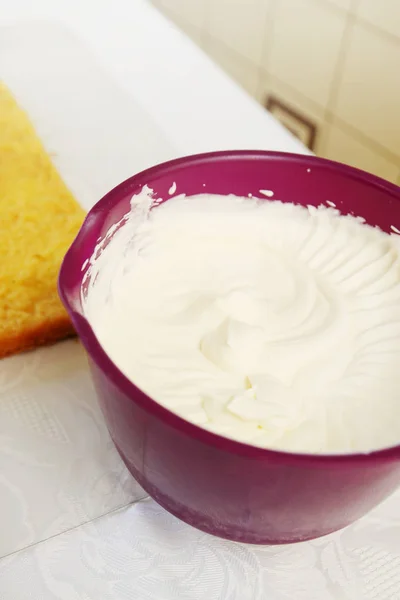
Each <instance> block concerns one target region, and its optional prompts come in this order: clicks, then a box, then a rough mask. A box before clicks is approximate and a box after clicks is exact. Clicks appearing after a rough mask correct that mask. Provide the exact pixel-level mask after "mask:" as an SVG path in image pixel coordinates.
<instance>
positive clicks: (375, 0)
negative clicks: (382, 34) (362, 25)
mask: <svg viewBox="0 0 400 600" xmlns="http://www.w3.org/2000/svg"><path fill="white" fill-rule="evenodd" d="M356 14H357V15H358V16H359V17H361V18H363V19H365V20H366V21H368V22H370V23H372V24H373V25H376V26H378V27H380V28H381V29H383V30H384V31H387V32H388V33H392V34H393V35H397V36H398V37H399V39H400V2H399V0H358V3H357V10H356Z"/></svg>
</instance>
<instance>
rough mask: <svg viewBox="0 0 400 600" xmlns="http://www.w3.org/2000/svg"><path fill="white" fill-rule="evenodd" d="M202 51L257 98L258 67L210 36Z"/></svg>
mask: <svg viewBox="0 0 400 600" xmlns="http://www.w3.org/2000/svg"><path fill="white" fill-rule="evenodd" d="M204 49H205V51H206V52H207V54H209V56H210V57H211V58H212V59H213V60H214V62H216V63H217V64H218V65H219V66H220V67H222V69H224V71H226V73H228V75H230V76H231V77H232V79H234V80H235V81H236V82H237V83H238V84H239V85H240V86H241V87H243V88H244V89H245V90H246V91H247V92H248V93H249V94H250V95H251V96H253V97H254V98H256V97H257V93H258V89H259V82H260V72H259V68H258V67H256V66H255V65H254V64H252V63H251V62H249V61H247V60H246V59H245V58H243V57H242V56H240V55H238V54H237V53H236V52H233V51H232V50H231V49H230V48H228V47H227V46H225V44H223V43H221V42H218V41H217V40H215V39H214V38H212V37H210V36H206V38H205V42H204Z"/></svg>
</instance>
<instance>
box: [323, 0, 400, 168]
mask: <svg viewBox="0 0 400 600" xmlns="http://www.w3.org/2000/svg"><path fill="white" fill-rule="evenodd" d="M379 5H380V6H382V3H380V4H379ZM399 65H400V44H398V43H396V42H395V41H393V40H392V39H389V38H385V37H384V36H382V35H380V34H379V33H376V32H375V31H373V30H370V29H367V28H365V27H364V26H363V25H362V24H358V25H356V26H355V27H354V31H353V36H352V39H351V41H350V45H349V49H348V51H347V53H346V60H345V64H344V68H343V74H342V81H341V84H340V89H339V94H338V99H337V104H336V107H333V111H334V112H335V113H336V114H337V115H338V116H339V117H341V118H342V119H343V120H344V121H346V122H348V123H349V124H350V125H352V126H353V127H356V128H357V129H359V130H360V131H362V132H364V133H366V134H367V135H368V136H369V137H371V138H372V139H373V140H375V141H376V142H378V143H379V144H381V145H382V146H384V147H386V148H387V149H388V150H390V151H391V152H393V154H395V155H397V156H400V119H399V106H400V68H399Z"/></svg>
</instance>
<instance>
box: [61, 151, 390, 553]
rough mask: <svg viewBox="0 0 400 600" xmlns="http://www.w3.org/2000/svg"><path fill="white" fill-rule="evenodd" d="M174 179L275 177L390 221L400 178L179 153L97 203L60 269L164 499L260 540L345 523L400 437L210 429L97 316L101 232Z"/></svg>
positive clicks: (121, 424)
mask: <svg viewBox="0 0 400 600" xmlns="http://www.w3.org/2000/svg"><path fill="white" fill-rule="evenodd" d="M174 181H175V182H176V184H177V191H178V193H185V194H187V195H192V194H198V193H201V192H210V193H215V194H229V193H234V194H237V195H241V196H247V194H249V193H251V194H253V196H256V197H260V193H259V190H260V189H269V190H273V191H274V197H275V198H277V199H280V200H282V201H284V202H296V203H300V204H304V205H306V204H311V205H314V206H318V205H319V204H321V203H326V201H327V200H330V201H333V202H335V204H336V205H337V207H338V208H339V209H340V210H341V211H342V212H343V213H354V214H355V215H360V216H363V217H365V219H366V220H367V222H368V223H370V224H371V225H378V226H379V227H381V228H382V229H383V230H384V231H387V232H389V231H390V226H391V225H396V223H397V224H399V223H400V203H399V200H400V188H398V187H396V186H394V185H391V184H390V183H387V182H386V181H383V180H381V179H378V178H376V177H374V176H372V175H368V174H367V173H364V172H362V171H359V170H356V169H353V168H350V167H347V166H344V165H341V164H338V163H334V162H331V161H327V160H323V159H320V158H316V157H310V156H297V155H293V154H285V153H278V152H259V151H254V152H253V151H237V152H215V153H211V154H203V155H199V156H191V157H187V158H182V159H179V160H174V161H171V162H168V163H165V164H162V165H158V166H156V167H154V168H151V169H148V170H147V171H143V172H142V173H139V174H138V175H135V176H134V177H131V178H130V179H128V180H127V181H125V182H123V183H121V184H120V185H119V186H117V187H116V188H114V189H113V190H112V191H111V192H110V193H108V194H107V195H106V196H105V197H104V198H103V199H102V200H100V202H98V203H97V204H96V206H95V207H94V208H93V209H92V210H91V211H90V212H89V214H88V216H87V217H86V220H85V222H84V224H83V226H82V228H81V230H80V232H79V234H78V236H77V238H76V239H75V241H74V243H73V244H72V246H71V248H70V249H69V251H68V253H67V255H66V256H65V259H64V262H63V265H62V268H61V272H60V278H59V291H60V295H61V298H62V301H63V303H64V305H65V307H66V309H67V311H68V313H69V315H70V317H71V319H72V322H73V324H74V326H75V328H76V331H77V333H78V335H79V336H80V338H81V340H82V343H83V344H84V346H85V348H86V350H87V353H88V356H89V364H90V367H91V372H92V376H93V380H94V384H95V387H96V390H97V394H98V397H99V400H100V404H101V407H102V410H103V412H104V416H105V419H106V422H107V425H108V429H109V431H110V434H111V437H112V439H113V440H114V443H115V445H116V447H117V449H118V451H119V453H120V455H121V457H122V459H123V460H124V462H125V464H126V466H127V467H128V469H129V470H130V472H131V473H132V474H133V476H134V477H135V478H136V479H137V481H138V482H139V483H140V484H141V485H142V486H143V488H144V489H145V490H146V491H147V492H148V493H149V494H150V496H152V497H153V498H154V499H155V500H156V501H157V502H158V503H159V504H161V506H163V507H164V508H166V509H167V510H168V511H170V512H171V513H172V514H174V515H176V516H177V517H179V518H180V519H182V520H183V521H186V523H189V524H190V525H193V526H194V527H197V528H199V529H201V530H203V531H206V532H208V533H211V534H214V535H218V536H220V537H223V538H227V539H230V540H236V541H241V542H249V543H255V544H279V543H286V542H297V541H302V540H306V539H310V538H316V537H319V536H322V535H325V534H328V533H330V532H332V531H335V530H337V529H340V528H342V527H345V526H346V525H348V524H350V523H352V522H353V521H355V520H356V519H358V518H359V517H361V516H362V515H364V514H365V513H366V512H368V511H369V510H370V509H372V508H373V507H374V506H376V505H377V504H378V503H379V502H381V501H382V500H383V499H384V498H386V497H387V496H388V495H389V494H390V493H391V492H393V491H394V490H395V488H396V487H397V486H398V485H399V484H400V445H399V446H396V447H394V448H390V449H385V450H381V451H377V452H371V453H370V454H357V455H354V454H353V455H339V456H324V455H305V454H292V453H288V452H276V451H270V450H265V449H261V448H256V447H253V446H250V445H247V444H243V443H240V442H235V441H233V440H229V439H226V438H224V437H222V436H219V435H216V434H214V433H211V432H208V431H205V430H203V429H201V428H200V427H198V426H196V425H193V424H192V423H189V422H187V421H185V420H184V419H182V418H181V417H179V416H177V415H175V414H173V413H172V412H170V411H169V410H168V409H166V408H164V407H162V406H160V405H159V404H158V403H157V402H155V401H154V400H152V399H151V398H149V397H148V396H146V395H145V394H144V393H143V392H142V391H140V390H139V389H138V388H137V387H136V386H135V385H134V384H133V383H131V382H130V381H129V380H128V379H127V378H126V377H125V376H124V375H123V374H122V373H121V372H120V371H119V369H118V368H117V367H116V366H115V364H114V363H113V362H112V361H111V360H110V358H109V357H108V356H107V354H106V353H105V352H104V350H103V349H102V348H101V346H100V345H99V343H98V341H97V339H96V337H95V335H94V333H93V331H92V329H91V327H90V325H89V323H88V322H87V320H86V319H85V316H84V314H83V310H82V305H81V297H80V294H81V286H82V278H83V275H84V272H85V270H82V267H83V265H84V263H85V261H86V259H88V258H89V257H90V256H91V255H92V253H93V250H94V247H95V245H96V242H97V240H98V238H99V237H100V236H103V235H104V234H105V233H106V231H107V230H108V229H109V227H110V226H111V225H112V224H114V223H115V222H117V221H118V220H119V219H120V218H121V217H122V215H124V214H125V213H126V212H127V211H128V210H129V201H130V198H131V196H132V195H133V194H136V193H138V192H139V191H140V189H141V188H142V186H143V185H144V184H148V185H149V186H150V187H151V188H153V190H154V191H155V192H156V194H157V195H158V196H159V197H162V198H168V197H169V196H168V190H169V188H170V186H171V185H172V183H173V182H174ZM262 199H263V200H266V201H268V200H267V199H266V198H265V196H262ZM382 400H383V401H384V398H383V399H382ZM394 418H395V415H394ZM399 444H400V440H399Z"/></svg>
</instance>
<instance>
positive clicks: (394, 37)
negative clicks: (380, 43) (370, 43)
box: [356, 15, 400, 46]
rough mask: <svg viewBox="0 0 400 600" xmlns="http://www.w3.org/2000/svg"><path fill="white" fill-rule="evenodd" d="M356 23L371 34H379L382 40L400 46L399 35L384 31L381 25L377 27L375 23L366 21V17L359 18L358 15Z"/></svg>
mask: <svg viewBox="0 0 400 600" xmlns="http://www.w3.org/2000/svg"><path fill="white" fill-rule="evenodd" d="M356 22H357V24H358V25H362V26H363V27H364V28H365V29H368V30H369V31H370V32H372V33H375V34H377V35H378V36H379V37H381V38H382V39H384V40H387V41H390V42H392V43H393V42H394V43H395V44H397V45H398V46H400V36H399V35H396V34H395V33H391V32H390V31H387V30H386V29H383V28H382V27H380V26H379V25H375V23H372V22H371V21H367V19H365V18H364V17H361V16H358V15H357V16H356Z"/></svg>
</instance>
